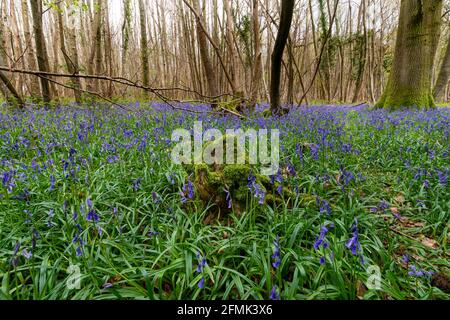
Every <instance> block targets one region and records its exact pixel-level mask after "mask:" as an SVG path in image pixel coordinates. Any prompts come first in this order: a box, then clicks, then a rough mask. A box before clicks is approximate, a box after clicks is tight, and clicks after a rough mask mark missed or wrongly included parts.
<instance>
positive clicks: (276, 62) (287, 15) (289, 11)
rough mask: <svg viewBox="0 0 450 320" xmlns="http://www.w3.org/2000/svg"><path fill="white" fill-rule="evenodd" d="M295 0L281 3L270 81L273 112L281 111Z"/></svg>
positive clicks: (284, 0)
mask: <svg viewBox="0 0 450 320" xmlns="http://www.w3.org/2000/svg"><path fill="white" fill-rule="evenodd" d="M294 4H295V0H283V1H282V4H281V19H280V26H279V28H278V34H277V38H276V40H275V46H274V48H273V51H272V70H271V78H270V79H271V81H270V108H271V110H272V113H275V114H279V113H281V104H280V79H281V63H282V60H283V52H284V48H285V47H286V42H287V39H288V37H289V32H290V30H291V24H292V17H293V14H294Z"/></svg>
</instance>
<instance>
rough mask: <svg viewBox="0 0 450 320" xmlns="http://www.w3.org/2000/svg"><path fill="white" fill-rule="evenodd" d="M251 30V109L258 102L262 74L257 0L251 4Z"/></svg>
mask: <svg viewBox="0 0 450 320" xmlns="http://www.w3.org/2000/svg"><path fill="white" fill-rule="evenodd" d="M252 29H253V43H254V50H255V60H254V64H253V76H252V86H251V92H250V102H251V107H255V105H256V102H257V100H258V89H259V84H260V80H261V74H262V53H261V35H260V32H259V5H258V0H253V2H252Z"/></svg>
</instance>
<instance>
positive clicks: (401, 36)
mask: <svg viewBox="0 0 450 320" xmlns="http://www.w3.org/2000/svg"><path fill="white" fill-rule="evenodd" d="M442 4H443V0H427V1H423V0H402V2H401V7H400V18H399V25H398V31H397V40H396V45H395V55H394V64H393V66H392V70H391V74H390V77H389V81H388V84H387V87H386V89H385V91H384V93H383V96H382V97H381V99H380V101H379V102H378V103H377V107H379V108H388V109H398V108H401V107H419V108H425V109H427V108H432V107H434V106H435V105H434V99H433V95H432V89H431V77H432V70H433V64H434V59H435V56H436V48H437V43H438V41H439V34H440V27H441V15H442Z"/></svg>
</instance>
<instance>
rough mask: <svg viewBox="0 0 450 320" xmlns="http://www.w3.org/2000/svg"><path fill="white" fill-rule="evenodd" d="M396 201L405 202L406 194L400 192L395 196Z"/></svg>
mask: <svg viewBox="0 0 450 320" xmlns="http://www.w3.org/2000/svg"><path fill="white" fill-rule="evenodd" d="M395 201H396V202H397V203H399V204H402V203H403V202H405V196H403V194H401V193H399V194H397V196H396V197H395Z"/></svg>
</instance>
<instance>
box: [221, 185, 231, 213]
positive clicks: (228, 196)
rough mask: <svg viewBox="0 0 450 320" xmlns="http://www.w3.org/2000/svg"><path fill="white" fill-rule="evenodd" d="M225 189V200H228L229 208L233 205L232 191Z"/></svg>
mask: <svg viewBox="0 0 450 320" xmlns="http://www.w3.org/2000/svg"><path fill="white" fill-rule="evenodd" d="M223 191H225V194H226V199H225V200H226V201H227V205H228V209H231V207H232V206H233V200H232V199H231V193H230V191H229V190H227V189H223Z"/></svg>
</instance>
